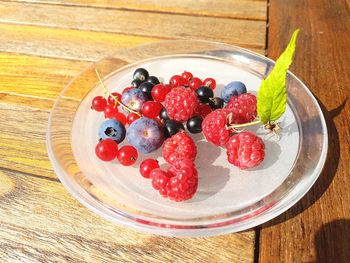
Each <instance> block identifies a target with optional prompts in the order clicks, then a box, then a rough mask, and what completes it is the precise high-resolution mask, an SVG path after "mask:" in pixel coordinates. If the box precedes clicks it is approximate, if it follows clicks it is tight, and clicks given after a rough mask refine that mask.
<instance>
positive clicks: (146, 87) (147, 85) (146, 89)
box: [139, 81, 154, 100]
mask: <svg viewBox="0 0 350 263" xmlns="http://www.w3.org/2000/svg"><path fill="white" fill-rule="evenodd" d="M153 87H154V85H153V84H152V83H151V82H146V81H145V82H142V83H141V85H140V86H139V89H140V90H141V91H142V92H143V93H144V94H146V96H147V98H148V99H149V100H151V99H152V94H151V92H152V89H153Z"/></svg>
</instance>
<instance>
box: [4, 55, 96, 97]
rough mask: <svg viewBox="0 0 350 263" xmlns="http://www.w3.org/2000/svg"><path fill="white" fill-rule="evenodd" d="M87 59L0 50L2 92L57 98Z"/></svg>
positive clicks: (81, 68) (86, 65)
mask: <svg viewBox="0 0 350 263" xmlns="http://www.w3.org/2000/svg"><path fill="white" fill-rule="evenodd" d="M89 65H91V63H90V62H86V61H76V60H67V59H53V58H42V57H34V56H23V55H16V54H9V53H1V52H0V79H1V87H0V92H1V93H11V94H21V95H29V96H33V97H37V98H44V99H56V98H57V96H58V94H59V93H60V92H61V90H62V89H63V88H64V87H65V85H66V84H68V82H69V81H70V80H71V79H72V78H73V77H75V76H76V75H78V74H79V73H80V72H81V71H82V70H83V69H85V68H86V67H88V66H89Z"/></svg>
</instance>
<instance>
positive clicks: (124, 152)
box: [117, 145, 138, 166]
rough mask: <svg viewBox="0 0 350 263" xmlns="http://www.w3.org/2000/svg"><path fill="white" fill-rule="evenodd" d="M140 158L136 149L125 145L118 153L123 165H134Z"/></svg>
mask: <svg viewBox="0 0 350 263" xmlns="http://www.w3.org/2000/svg"><path fill="white" fill-rule="evenodd" d="M137 157H138V153H137V150H136V148H135V147H133V146H131V145H125V146H123V147H121V148H120V149H119V151H118V156H117V158H118V160H119V162H120V163H121V164H122V165H125V166H129V165H133V164H134V163H135V162H136V160H137Z"/></svg>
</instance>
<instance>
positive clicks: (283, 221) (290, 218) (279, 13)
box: [260, 0, 350, 262]
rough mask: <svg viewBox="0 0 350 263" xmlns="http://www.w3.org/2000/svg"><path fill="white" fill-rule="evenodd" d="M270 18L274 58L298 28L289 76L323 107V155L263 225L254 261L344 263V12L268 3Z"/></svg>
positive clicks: (347, 19) (347, 29) (349, 131)
mask: <svg viewBox="0 0 350 263" xmlns="http://www.w3.org/2000/svg"><path fill="white" fill-rule="evenodd" d="M300 18H307V19H300ZM269 21H270V29H269V36H268V55H269V57H271V58H274V59H276V58H277V57H278V55H279V54H280V53H281V51H282V50H283V49H284V47H285V45H286V43H287V42H288V40H289V37H290V35H291V33H292V31H293V30H294V28H297V27H299V28H300V29H301V32H300V36H299V39H298V47H297V51H296V56H295V59H294V63H293V66H292V71H293V72H294V73H296V75H297V76H300V78H301V79H302V80H304V81H305V83H306V84H307V85H308V86H309V87H310V89H311V90H312V92H313V93H314V94H315V95H316V97H317V98H318V99H319V101H320V102H321V103H322V104H323V110H324V114H325V118H326V121H327V125H328V129H329V152H328V157H327V162H326V165H325V167H324V170H323V172H322V173H321V175H320V177H319V179H318V180H317V182H316V183H315V185H314V186H313V187H312V189H311V190H310V191H309V193H308V194H306V196H305V197H304V198H303V199H302V200H301V201H299V202H298V203H297V204H296V205H295V206H294V207H293V208H291V209H289V210H288V211H287V212H285V213H284V214H282V215H281V216H279V217H278V218H276V219H274V220H272V221H271V222H269V223H266V224H264V225H263V228H262V230H261V233H260V262H349V257H350V207H349V203H350V192H349V185H350V177H349V171H350V152H349V146H350V141H349V138H350V137H349V136H350V105H349V102H347V103H346V100H347V98H349V96H350V89H349V87H350V52H347V51H348V50H349V46H350V39H349V36H350V9H349V8H348V7H347V6H346V2H345V1H344V0H334V1H327V0H315V1H298V0H291V1H288V3H287V2H286V1H283V0H271V1H270V16H269Z"/></svg>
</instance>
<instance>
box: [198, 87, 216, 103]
mask: <svg viewBox="0 0 350 263" xmlns="http://www.w3.org/2000/svg"><path fill="white" fill-rule="evenodd" d="M196 94H197V97H198V99H199V100H200V102H202V103H208V102H209V99H210V98H212V97H214V92H213V90H212V89H211V88H209V87H207V86H201V87H199V88H198V89H196Z"/></svg>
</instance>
